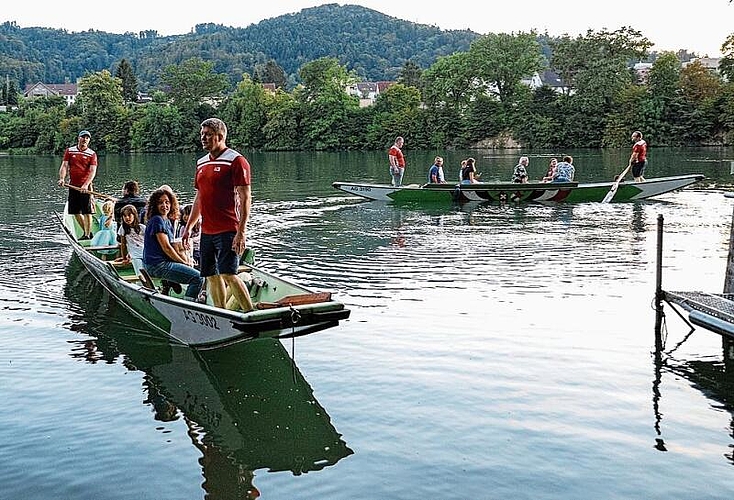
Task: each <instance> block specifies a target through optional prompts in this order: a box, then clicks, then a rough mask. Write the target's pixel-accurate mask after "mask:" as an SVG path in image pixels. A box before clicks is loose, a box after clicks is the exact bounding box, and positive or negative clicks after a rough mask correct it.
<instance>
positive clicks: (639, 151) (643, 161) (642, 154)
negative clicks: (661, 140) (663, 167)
mask: <svg viewBox="0 0 734 500" xmlns="http://www.w3.org/2000/svg"><path fill="white" fill-rule="evenodd" d="M632 142H634V144H633V145H632V154H631V155H630V165H631V166H632V177H634V178H635V182H642V181H644V180H645V177H644V176H643V175H644V173H645V167H646V166H647V143H646V142H645V140H644V139H643V138H642V132H640V131H639V130H635V131H634V132H632Z"/></svg>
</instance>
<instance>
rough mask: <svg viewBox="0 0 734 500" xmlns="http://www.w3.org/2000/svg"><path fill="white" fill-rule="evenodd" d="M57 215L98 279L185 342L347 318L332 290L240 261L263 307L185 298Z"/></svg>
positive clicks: (274, 333) (307, 328) (283, 333)
mask: <svg viewBox="0 0 734 500" xmlns="http://www.w3.org/2000/svg"><path fill="white" fill-rule="evenodd" d="M97 210H98V212H99V203H98V207H97ZM56 217H57V219H58V221H59V224H60V226H61V228H62V230H63V232H64V235H65V236H66V238H67V240H68V241H69V244H70V245H71V247H72V249H73V251H74V254H76V256H77V257H78V258H79V260H81V262H82V264H84V267H85V268H86V269H87V270H88V271H89V272H90V273H91V274H92V275H93V276H94V277H95V278H96V279H97V281H98V282H99V283H100V284H101V285H102V286H103V287H104V288H106V289H107V290H108V291H109V292H110V293H111V294H112V295H113V296H115V297H116V298H117V299H118V300H119V301H120V302H121V303H122V304H123V305H124V306H125V307H127V308H128V309H129V310H130V311H131V312H132V313H133V314H135V315H136V316H137V317H138V318H140V319H142V320H143V321H144V322H146V323H147V324H148V325H150V326H151V327H152V328H153V329H155V330H157V331H159V332H161V333H163V334H165V335H167V336H168V337H170V338H171V339H173V340H175V341H177V342H180V343H182V344H186V345H189V346H192V347H200V348H212V347H220V346H223V345H226V344H230V343H233V342H239V341H243V340H253V339H258V338H268V337H275V338H288V337H298V336H301V335H306V334H309V333H313V332H318V331H321V330H324V329H327V328H332V327H335V326H337V325H338V324H339V321H341V320H343V319H346V318H348V317H349V314H350V311H349V309H347V308H345V306H344V304H342V303H341V302H339V301H337V300H334V299H333V298H332V294H331V293H330V292H315V291H313V290H310V289H308V288H306V287H303V286H301V285H298V284H296V283H293V282H291V281H288V280H285V279H283V278H279V277H277V276H274V275H273V274H271V273H269V272H267V271H265V270H263V269H260V268H258V267H256V266H255V265H254V264H245V265H242V266H240V269H239V271H240V273H242V274H241V277H242V278H243V280H245V282H246V284H248V288H249V290H250V295H251V297H252V302H253V304H255V305H256V306H258V305H259V306H260V307H259V308H256V309H254V310H252V311H249V312H242V311H237V310H230V309H223V308H219V307H215V306H214V305H212V304H211V300H210V301H209V303H198V302H192V301H187V300H184V296H183V293H179V294H176V293H175V292H174V291H167V293H164V291H163V288H162V286H161V282H160V280H157V279H150V278H149V277H148V276H147V275H142V276H141V275H136V274H135V272H134V270H133V268H132V266H131V265H127V266H120V265H116V264H114V263H113V262H111V261H112V260H113V259H112V258H113V257H114V254H113V255H110V254H109V252H110V251H115V250H116V248H115V247H114V246H113V247H110V246H105V247H91V246H89V245H90V240H79V239H78V238H79V236H81V234H82V233H81V229H80V228H79V226H78V224H77V223H76V220H75V218H74V216H71V215H68V214H66V211H64V214H59V213H56ZM103 256H104V258H106V259H107V260H103Z"/></svg>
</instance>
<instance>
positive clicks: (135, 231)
mask: <svg viewBox="0 0 734 500" xmlns="http://www.w3.org/2000/svg"><path fill="white" fill-rule="evenodd" d="M117 234H118V235H119V236H120V255H122V257H120V259H118V262H120V263H122V264H128V263H131V264H132V265H133V269H134V270H135V275H136V276H137V275H138V274H139V273H140V268H141V267H143V242H144V241H145V225H144V224H141V223H140V220H139V219H138V210H137V209H136V208H135V205H125V206H124V207H122V209H121V210H120V229H119V231H118V232H117Z"/></svg>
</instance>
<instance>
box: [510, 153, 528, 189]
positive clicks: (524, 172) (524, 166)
mask: <svg viewBox="0 0 734 500" xmlns="http://www.w3.org/2000/svg"><path fill="white" fill-rule="evenodd" d="M529 163H530V159H529V158H528V157H527V156H521V157H520V161H518V163H517V165H515V170H513V172H512V182H516V183H525V182H528V164H529Z"/></svg>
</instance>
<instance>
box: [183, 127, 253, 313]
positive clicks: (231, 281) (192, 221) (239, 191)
mask: <svg viewBox="0 0 734 500" xmlns="http://www.w3.org/2000/svg"><path fill="white" fill-rule="evenodd" d="M200 137H201V145H202V147H203V148H204V149H205V150H206V151H208V153H207V154H206V155H205V156H202V157H201V158H199V160H198V161H197V162H196V174H195V175H194V189H196V194H195V195H194V201H193V204H192V208H191V215H190V216H189V219H188V221H187V222H186V227H185V228H184V230H183V233H182V234H181V240H182V242H183V244H184V246H185V247H188V245H189V244H190V242H189V239H190V238H191V236H192V234H191V233H192V230H193V228H194V226H195V225H196V223H197V222H199V220H201V240H200V242H199V254H200V257H201V261H200V262H199V269H200V270H201V276H202V277H204V278H206V283H207V288H208V290H209V295H210V296H211V299H212V302H213V303H214V305H215V306H217V307H225V304H226V297H227V289H226V286H229V288H230V290H231V291H232V294H233V295H234V297H235V299H236V300H237V302H239V305H240V308H241V309H242V310H243V311H244V312H247V311H250V310H252V309H253V306H252V300H251V299H250V293H249V291H248V290H247V287H246V286H245V284H244V283H243V282H242V280H241V279H240V278H239V276H237V268H238V267H239V263H240V255H242V253H243V252H244V251H245V246H246V245H245V243H246V232H247V219H248V218H249V216H250V205H251V203H252V195H251V191H250V173H251V168H250V163H249V162H248V161H247V159H246V158H245V157H244V156H242V155H241V154H240V153H238V152H237V151H235V150H234V149H231V148H229V147H227V142H226V141H227V125H226V124H225V123H224V122H223V121H222V120H220V119H219V118H207V119H206V120H204V121H203V122H201V131H200Z"/></svg>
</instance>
